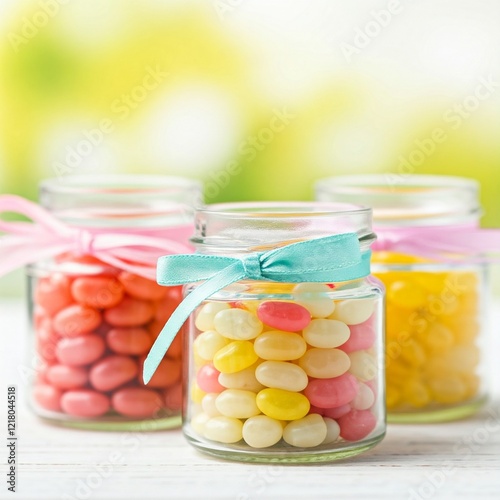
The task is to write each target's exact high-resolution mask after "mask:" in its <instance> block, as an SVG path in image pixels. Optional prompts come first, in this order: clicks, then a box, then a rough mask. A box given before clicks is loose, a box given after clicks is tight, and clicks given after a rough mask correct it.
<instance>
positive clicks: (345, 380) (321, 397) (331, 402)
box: [304, 373, 358, 408]
mask: <svg viewBox="0 0 500 500" xmlns="http://www.w3.org/2000/svg"><path fill="white" fill-rule="evenodd" d="M357 392H358V381H357V380H356V377H354V376H353V375H351V374H350V373H344V374H343V375H340V377H335V378H324V379H314V380H311V381H310V382H309V385H308V386H307V387H306V388H305V390H304V394H305V395H306V397H307V399H309V401H310V403H311V404H312V405H314V406H317V407H318V408H337V407H339V406H342V405H345V404H347V403H349V402H350V401H352V400H353V399H354V398H355V397H356V394H357Z"/></svg>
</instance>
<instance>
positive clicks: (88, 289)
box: [71, 276, 124, 309]
mask: <svg viewBox="0 0 500 500" xmlns="http://www.w3.org/2000/svg"><path fill="white" fill-rule="evenodd" d="M123 294H124V291H123V286H122V285H121V283H120V282H119V281H118V280H117V279H115V278H112V277H106V276H87V277H82V278H77V279H75V281H73V283H72V284H71V295H72V296H73V297H74V299H75V300H76V302H78V303H79V304H82V305H84V306H89V307H93V308H95V309H107V308H108V307H113V306H116V304H118V303H119V302H120V300H122V298H123Z"/></svg>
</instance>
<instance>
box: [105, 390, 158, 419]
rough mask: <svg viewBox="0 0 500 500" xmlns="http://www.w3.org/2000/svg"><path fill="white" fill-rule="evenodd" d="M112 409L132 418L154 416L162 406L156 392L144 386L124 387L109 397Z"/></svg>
mask: <svg viewBox="0 0 500 500" xmlns="http://www.w3.org/2000/svg"><path fill="white" fill-rule="evenodd" d="M111 404H112V406H113V409H114V410H115V411H117V412H118V413H121V414H122V415H125V416H127V417H134V418H146V417H152V416H154V415H155V414H156V413H157V412H158V410H160V409H161V408H162V407H163V403H162V398H161V396H160V395H159V394H158V392H156V391H154V390H152V389H147V388H145V387H126V388H124V389H120V390H119V391H117V392H115V393H114V394H113V396H112V397H111Z"/></svg>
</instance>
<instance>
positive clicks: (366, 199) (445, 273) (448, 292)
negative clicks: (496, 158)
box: [317, 175, 488, 423]
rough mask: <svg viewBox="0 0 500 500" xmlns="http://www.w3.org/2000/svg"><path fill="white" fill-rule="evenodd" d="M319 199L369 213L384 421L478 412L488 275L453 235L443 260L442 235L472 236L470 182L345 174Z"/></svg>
mask: <svg viewBox="0 0 500 500" xmlns="http://www.w3.org/2000/svg"><path fill="white" fill-rule="evenodd" d="M317 198H318V199H319V200H322V201H327V200H328V201H335V202H351V203H361V202H363V203H365V204H366V205H369V206H371V207H372V208H373V213H374V229H375V232H376V234H377V236H378V238H379V240H378V241H377V244H376V245H375V246H374V250H375V251H374V253H373V258H372V270H373V272H374V274H375V275H376V276H377V277H378V278H380V279H381V280H382V281H383V282H384V284H385V286H386V289H387V311H386V315H387V330H386V332H387V338H386V374H387V411H388V418H389V421H393V422H409V423H411V422H434V421H445V420H453V419H457V418H461V417H465V416H467V415H470V414H472V413H474V412H475V411H477V410H478V409H479V408H480V407H481V406H482V405H483V403H484V402H485V400H486V397H487V387H486V365H487V363H486V362H485V357H486V356H485V354H486V353H485V343H484V341H485V336H486V331H485V330H486V327H487V320H486V305H487V300H488V296H487V289H486V287H485V282H486V273H487V269H486V266H485V264H481V262H480V260H478V259H472V258H471V257H465V256H464V255H463V254H460V251H459V249H457V248H456V244H451V243H452V242H451V236H448V238H450V241H448V243H449V245H448V246H449V248H450V250H449V251H448V252H446V253H445V252H443V248H446V243H447V236H446V235H447V234H449V235H451V234H455V235H456V234H459V235H460V234H461V235H462V236H463V235H464V234H467V231H470V230H471V229H474V228H477V224H478V220H479V217H480V214H481V209H480V206H479V200H478V185H477V183H476V182H475V181H472V180H469V179H464V178H458V177H443V176H420V175H411V176H394V178H391V177H390V176H388V177H387V176H382V175H380V176H379V175H370V176H343V177H336V178H331V179H326V180H323V181H320V182H319V183H318V184H317ZM471 238H473V236H471ZM462 239H464V238H462ZM465 239H466V238H465ZM438 242H439V245H437V243H438ZM443 244H444V245H445V246H443ZM436 245H437V246H436ZM434 247H436V248H434Z"/></svg>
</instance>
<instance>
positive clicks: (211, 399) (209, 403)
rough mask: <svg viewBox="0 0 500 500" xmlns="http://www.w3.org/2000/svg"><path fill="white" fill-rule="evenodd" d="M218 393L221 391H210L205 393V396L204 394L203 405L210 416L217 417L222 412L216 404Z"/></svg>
mask: <svg viewBox="0 0 500 500" xmlns="http://www.w3.org/2000/svg"><path fill="white" fill-rule="evenodd" d="M218 395H219V393H217V392H209V393H208V394H205V396H203V399H202V400H201V407H202V408H203V411H204V412H205V413H206V414H207V415H208V416H209V417H217V416H218V415H220V414H221V413H220V411H219V410H218V409H217V407H216V406H215V400H216V399H217V396H218Z"/></svg>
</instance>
